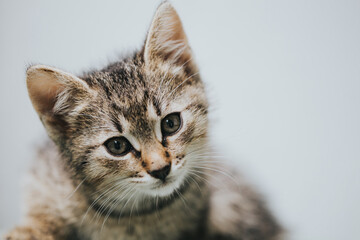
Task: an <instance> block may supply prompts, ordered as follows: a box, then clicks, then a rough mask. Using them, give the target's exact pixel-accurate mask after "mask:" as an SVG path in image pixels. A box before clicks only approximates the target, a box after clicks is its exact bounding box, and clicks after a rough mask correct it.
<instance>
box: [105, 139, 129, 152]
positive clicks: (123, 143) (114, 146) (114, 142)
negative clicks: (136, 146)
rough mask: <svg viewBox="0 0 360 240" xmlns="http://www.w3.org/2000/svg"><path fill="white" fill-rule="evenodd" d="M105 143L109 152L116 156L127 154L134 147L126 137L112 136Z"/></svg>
mask: <svg viewBox="0 0 360 240" xmlns="http://www.w3.org/2000/svg"><path fill="white" fill-rule="evenodd" d="M104 145H105V147H106V149H107V150H108V152H109V153H110V154H112V155H114V156H123V155H126V154H127V153H128V152H129V151H130V150H131V149H132V146H131V144H130V143H129V141H128V140H127V139H126V138H124V137H114V138H110V139H108V140H107V141H106V142H105V143H104Z"/></svg>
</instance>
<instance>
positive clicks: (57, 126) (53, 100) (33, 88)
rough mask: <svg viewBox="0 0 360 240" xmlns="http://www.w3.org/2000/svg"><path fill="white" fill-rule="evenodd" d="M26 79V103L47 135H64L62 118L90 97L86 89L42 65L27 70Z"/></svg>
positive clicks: (59, 72) (64, 74) (55, 70)
mask: <svg viewBox="0 0 360 240" xmlns="http://www.w3.org/2000/svg"><path fill="white" fill-rule="evenodd" d="M26 75H27V78H26V82H27V88H28V92H29V96H30V100H31V102H32V104H33V106H34V108H35V110H36V112H37V113H38V114H39V116H40V119H41V120H42V122H43V124H44V125H45V127H46V129H47V130H48V132H49V135H52V134H54V133H55V134H56V133H58V132H61V131H64V129H62V128H63V127H64V125H65V124H66V121H65V115H66V114H68V113H69V112H70V111H71V109H73V108H74V107H75V105H76V104H77V103H78V102H79V100H80V99H83V98H84V97H85V95H88V94H89V93H90V89H89V86H88V85H87V84H86V82H85V81H83V80H81V79H79V78H78V77H76V76H74V75H72V74H70V73H66V72H63V71H61V70H58V69H56V68H52V67H48V66H44V65H36V66H32V67H30V68H28V70H27V72H26ZM54 131H56V132H54ZM51 137H52V136H51Z"/></svg>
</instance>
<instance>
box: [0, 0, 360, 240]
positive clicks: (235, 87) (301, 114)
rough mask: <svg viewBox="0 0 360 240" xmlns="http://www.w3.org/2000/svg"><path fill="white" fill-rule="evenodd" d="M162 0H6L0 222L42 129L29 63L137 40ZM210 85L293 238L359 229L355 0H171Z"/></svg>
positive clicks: (225, 135)
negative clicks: (28, 81)
mask: <svg viewBox="0 0 360 240" xmlns="http://www.w3.org/2000/svg"><path fill="white" fill-rule="evenodd" d="M158 3H159V1H149V0H142V1H140V0H134V1H130V0H129V1H119V0H117V1H97V2H95V1H46V0H44V1H29V0H23V1H18V0H14V1H10V0H9V1H0V107H1V109H0V113H1V120H0V121H1V122H0V123H1V124H0V229H2V230H4V229H5V230H6V229H9V228H10V227H11V226H13V225H14V224H15V223H18V222H19V221H20V215H21V202H20V199H21V187H20V186H21V181H22V178H23V176H24V174H25V173H26V169H27V167H28V165H29V162H30V160H31V158H32V156H33V153H34V149H35V146H36V145H37V144H39V143H40V142H41V140H42V139H43V138H44V137H45V136H46V134H45V133H44V130H43V128H42V125H41V124H40V121H39V120H38V118H37V116H36V114H35V112H34V110H33V109H32V106H31V104H30V101H29V99H28V96H27V92H26V87H25V69H26V66H28V64H33V63H43V64H48V65H52V66H56V67H58V68H61V69H64V70H66V71H69V72H72V73H75V74H77V73H81V72H82V71H84V70H87V69H89V68H93V67H102V66H104V65H105V64H106V63H107V62H108V61H109V60H114V59H116V57H117V56H118V54H119V53H121V52H123V51H130V50H132V49H135V48H138V47H140V46H141V44H142V42H143V40H144V38H145V34H146V31H147V28H148V26H149V24H150V20H151V17H152V15H153V13H154V10H155V8H156V6H157V5H158ZM173 4H174V6H175V7H176V9H177V10H178V12H179V15H180V16H181V18H182V20H183V24H184V27H185V30H186V32H187V34H188V38H189V40H190V44H191V46H192V48H193V50H194V52H195V55H196V59H197V61H198V63H199V66H200V69H201V74H202V76H203V79H204V81H205V82H206V83H207V86H208V89H209V96H210V98H211V102H212V106H213V111H212V113H211V116H212V119H213V128H212V132H213V136H214V142H215V143H216V144H215V146H216V148H217V150H218V151H219V152H221V154H223V155H225V156H227V157H228V158H230V159H231V160H233V162H234V164H236V165H238V166H240V167H241V168H242V171H243V172H244V173H245V175H247V176H248V178H249V179H250V180H251V181H252V182H253V183H254V184H255V185H256V186H257V187H258V189H259V190H260V191H261V192H262V193H264V195H265V196H267V199H268V202H269V205H270V207H271V208H272V209H273V210H274V212H275V214H276V215H277V216H278V217H279V219H280V220H281V222H282V223H283V224H284V225H285V226H286V227H287V228H288V230H289V233H290V239H294V240H310V239H313V240H319V239H327V240H335V239H347V240H350V239H354V240H355V239H360V225H359V224H360V206H359V203H360V177H359V176H360V125H359V123H360V109H359V103H360V94H359V93H360V1H358V0H353V1H350V0H349V1H346V0H338V1H333V0H304V1H288V0H273V1H266V0H263V1H205V0H202V1H190V0H182V1H180V0H178V1H173Z"/></svg>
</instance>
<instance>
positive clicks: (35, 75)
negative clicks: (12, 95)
mask: <svg viewBox="0 0 360 240" xmlns="http://www.w3.org/2000/svg"><path fill="white" fill-rule="evenodd" d="M27 86H28V91H29V96H30V99H31V101H32V104H33V105H34V108H35V110H36V111H37V112H38V114H40V115H49V114H52V112H53V111H52V110H53V107H54V105H55V102H56V97H57V94H58V93H59V92H61V91H62V89H63V88H64V86H63V84H61V83H60V82H59V81H58V79H57V76H56V73H55V72H54V71H52V70H50V69H33V70H31V69H30V70H29V71H28V77H27Z"/></svg>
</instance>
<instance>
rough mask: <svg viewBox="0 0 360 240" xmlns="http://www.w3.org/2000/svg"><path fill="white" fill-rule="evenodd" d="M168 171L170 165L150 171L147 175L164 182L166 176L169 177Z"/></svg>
mask: <svg viewBox="0 0 360 240" xmlns="http://www.w3.org/2000/svg"><path fill="white" fill-rule="evenodd" d="M170 169H171V165H170V164H169V165H166V166H165V167H163V168H162V169H160V170H155V171H151V172H149V174H150V175H151V176H153V177H154V178H157V179H160V180H161V181H165V179H166V177H167V175H169V173H170Z"/></svg>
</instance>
